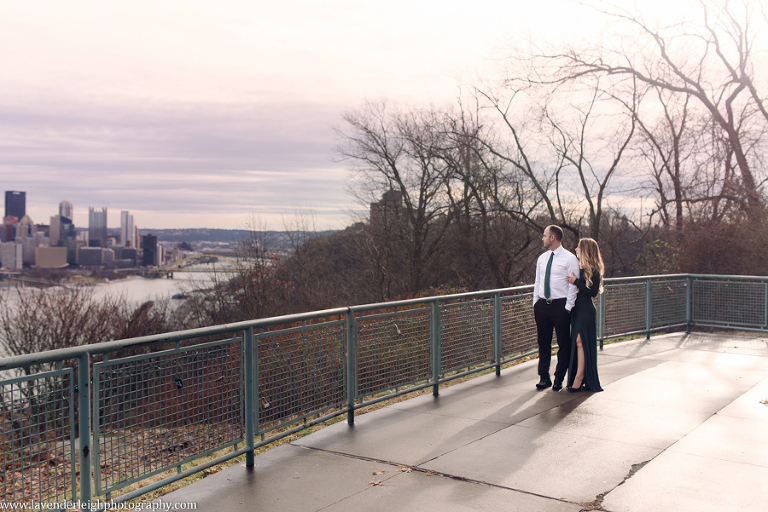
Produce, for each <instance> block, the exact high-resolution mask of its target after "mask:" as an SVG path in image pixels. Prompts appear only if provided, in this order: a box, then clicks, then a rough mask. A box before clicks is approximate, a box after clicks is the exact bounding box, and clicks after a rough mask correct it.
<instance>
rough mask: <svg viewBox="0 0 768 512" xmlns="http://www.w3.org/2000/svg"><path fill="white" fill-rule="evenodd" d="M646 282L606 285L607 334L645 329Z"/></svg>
mask: <svg viewBox="0 0 768 512" xmlns="http://www.w3.org/2000/svg"><path fill="white" fill-rule="evenodd" d="M645 296H646V287H645V282H639V283H617V284H608V285H605V336H611V335H613V334H621V333H625V332H633V331H642V330H644V329H645Z"/></svg>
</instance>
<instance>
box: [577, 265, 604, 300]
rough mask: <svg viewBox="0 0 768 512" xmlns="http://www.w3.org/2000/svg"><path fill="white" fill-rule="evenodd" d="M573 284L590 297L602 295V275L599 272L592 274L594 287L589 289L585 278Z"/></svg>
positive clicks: (580, 278)
mask: <svg viewBox="0 0 768 512" xmlns="http://www.w3.org/2000/svg"><path fill="white" fill-rule="evenodd" d="M573 284H575V285H576V287H577V288H578V289H579V291H582V292H584V293H586V294H587V295H589V296H590V297H597V294H598V293H600V273H599V272H598V271H597V270H595V271H594V272H592V286H589V287H588V286H587V282H586V280H585V279H584V278H583V277H579V278H578V279H576V280H575V281H574V282H573Z"/></svg>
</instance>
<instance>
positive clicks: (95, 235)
mask: <svg viewBox="0 0 768 512" xmlns="http://www.w3.org/2000/svg"><path fill="white" fill-rule="evenodd" d="M88 245H89V246H90V247H106V246H107V208H106V207H104V208H102V209H101V210H95V209H93V208H92V207H90V208H88Z"/></svg>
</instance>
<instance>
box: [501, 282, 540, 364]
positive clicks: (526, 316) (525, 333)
mask: <svg viewBox="0 0 768 512" xmlns="http://www.w3.org/2000/svg"><path fill="white" fill-rule="evenodd" d="M532 301H533V293H526V294H523V295H515V296H514V297H504V298H502V302H501V351H502V358H503V357H507V356H509V355H512V354H514V353H517V352H525V351H528V350H530V349H534V348H537V346H538V344H537V341H536V340H537V338H536V321H535V320H534V318H533V303H532Z"/></svg>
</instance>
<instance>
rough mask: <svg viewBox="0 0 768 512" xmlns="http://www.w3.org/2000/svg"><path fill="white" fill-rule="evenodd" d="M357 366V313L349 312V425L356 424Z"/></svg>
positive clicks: (349, 310)
mask: <svg viewBox="0 0 768 512" xmlns="http://www.w3.org/2000/svg"><path fill="white" fill-rule="evenodd" d="M356 366H357V365H356V364H355V313H354V312H353V311H352V310H351V309H348V310H347V423H348V424H349V425H354V424H355V395H357V393H356V392H355V384H356V383H357V378H356V373H357V371H356Z"/></svg>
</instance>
